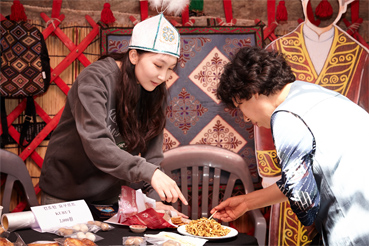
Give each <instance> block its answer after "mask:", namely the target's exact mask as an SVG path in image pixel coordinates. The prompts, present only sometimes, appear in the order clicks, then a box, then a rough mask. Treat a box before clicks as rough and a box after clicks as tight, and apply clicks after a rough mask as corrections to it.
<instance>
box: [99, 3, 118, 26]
mask: <svg viewBox="0 0 369 246" xmlns="http://www.w3.org/2000/svg"><path fill="white" fill-rule="evenodd" d="M100 20H101V22H103V23H105V24H110V23H114V22H115V17H114V15H113V12H112V11H111V9H110V4H109V3H104V9H103V10H102V11H101V18H100Z"/></svg>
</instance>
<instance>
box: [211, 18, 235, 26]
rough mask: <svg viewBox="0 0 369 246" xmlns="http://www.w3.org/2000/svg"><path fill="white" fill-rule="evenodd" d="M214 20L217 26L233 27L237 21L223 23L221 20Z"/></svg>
mask: <svg viewBox="0 0 369 246" xmlns="http://www.w3.org/2000/svg"><path fill="white" fill-rule="evenodd" d="M215 20H216V21H217V22H218V25H219V26H234V25H236V23H237V19H232V20H231V21H230V22H224V21H223V20H222V19H221V18H219V17H217V18H215Z"/></svg>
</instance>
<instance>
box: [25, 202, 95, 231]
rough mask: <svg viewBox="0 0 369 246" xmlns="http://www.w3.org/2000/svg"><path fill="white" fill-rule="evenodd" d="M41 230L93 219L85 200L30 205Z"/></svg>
mask: <svg viewBox="0 0 369 246" xmlns="http://www.w3.org/2000/svg"><path fill="white" fill-rule="evenodd" d="M31 210H32V212H33V213H34V215H35V217H36V220H37V222H38V224H39V226H40V229H41V231H42V232H50V231H53V230H55V229H58V228H60V227H72V226H74V225H76V224H80V223H87V222H88V221H92V220H94V219H93V217H92V214H91V211H90V209H89V207H88V206H87V204H86V202H85V200H77V201H70V202H62V203H55V204H49V205H42V206H36V207H31Z"/></svg>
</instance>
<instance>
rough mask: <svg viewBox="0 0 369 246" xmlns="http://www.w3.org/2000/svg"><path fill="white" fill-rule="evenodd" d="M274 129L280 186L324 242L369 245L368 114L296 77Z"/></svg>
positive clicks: (275, 116) (275, 115)
mask: <svg viewBox="0 0 369 246" xmlns="http://www.w3.org/2000/svg"><path fill="white" fill-rule="evenodd" d="M271 128H272V134H273V139H274V144H275V147H276V150H277V155H278V157H279V159H280V165H281V169H282V176H281V179H280V180H279V181H277V185H278V187H279V188H280V190H281V191H282V192H283V193H284V194H285V195H286V196H287V197H288V199H289V201H290V204H291V208H292V210H293V211H294V212H295V213H296V215H297V216H298V218H299V220H300V221H301V223H302V224H304V225H311V224H312V223H314V222H315V224H316V227H317V229H318V230H319V231H320V232H321V233H322V235H323V241H324V243H325V244H326V245H369V226H367V225H366V224H367V223H368V221H369V181H368V180H369V179H368V174H369V159H368V158H367V156H366V155H365V153H367V151H368V150H369V141H368V139H369V114H368V113H367V112H366V111H365V110H363V109H362V108H361V107H359V106H358V105H356V104H355V103H353V102H352V101H350V100H349V99H347V98H346V97H344V96H342V95H341V94H339V93H336V92H334V91H331V90H328V89H325V88H323V87H321V86H318V85H315V84H311V83H307V82H301V81H295V82H294V83H293V84H292V86H291V90H290V92H289V94H288V96H287V98H286V100H285V101H284V102H283V103H282V104H281V105H279V107H278V108H277V109H276V110H275V111H274V113H273V115H272V119H271Z"/></svg>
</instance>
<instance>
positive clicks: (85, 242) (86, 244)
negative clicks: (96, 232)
mask: <svg viewBox="0 0 369 246" xmlns="http://www.w3.org/2000/svg"><path fill="white" fill-rule="evenodd" d="M63 246H97V245H96V244H95V243H94V242H92V241H91V240H89V239H87V238H84V239H77V238H66V239H65V241H64V243H63Z"/></svg>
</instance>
